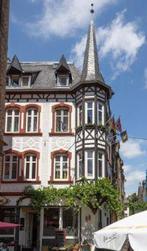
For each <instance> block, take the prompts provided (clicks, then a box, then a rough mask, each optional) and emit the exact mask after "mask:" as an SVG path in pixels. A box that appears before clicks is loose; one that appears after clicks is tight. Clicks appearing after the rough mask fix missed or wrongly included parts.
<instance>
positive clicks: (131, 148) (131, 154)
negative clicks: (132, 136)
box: [120, 140, 146, 159]
mask: <svg viewBox="0 0 147 251" xmlns="http://www.w3.org/2000/svg"><path fill="white" fill-rule="evenodd" d="M141 143H142V141H136V140H128V141H127V142H125V143H121V148H120V152H121V154H122V156H123V157H125V158H128V159H131V158H136V157H140V156H141V155H144V154H145V153H146V152H145V151H144V150H143V149H142V146H141Z"/></svg>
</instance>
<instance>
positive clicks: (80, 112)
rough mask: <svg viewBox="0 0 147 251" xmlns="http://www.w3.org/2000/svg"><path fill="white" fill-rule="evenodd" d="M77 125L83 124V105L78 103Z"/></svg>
mask: <svg viewBox="0 0 147 251" xmlns="http://www.w3.org/2000/svg"><path fill="white" fill-rule="evenodd" d="M77 121H78V126H82V124H83V107H82V104H80V105H79V107H78V119H77Z"/></svg>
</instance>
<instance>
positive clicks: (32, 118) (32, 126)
mask: <svg viewBox="0 0 147 251" xmlns="http://www.w3.org/2000/svg"><path fill="white" fill-rule="evenodd" d="M26 131H27V132H37V131H38V110H37V109H35V108H30V109H28V110H27V112H26Z"/></svg>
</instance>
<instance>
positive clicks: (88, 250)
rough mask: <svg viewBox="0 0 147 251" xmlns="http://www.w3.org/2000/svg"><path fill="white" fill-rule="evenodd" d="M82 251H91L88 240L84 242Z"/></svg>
mask: <svg viewBox="0 0 147 251" xmlns="http://www.w3.org/2000/svg"><path fill="white" fill-rule="evenodd" d="M82 250H83V251H90V245H89V243H88V241H87V240H84V241H83V243H82Z"/></svg>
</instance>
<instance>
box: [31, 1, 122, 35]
mask: <svg viewBox="0 0 147 251" xmlns="http://www.w3.org/2000/svg"><path fill="white" fill-rule="evenodd" d="M117 1H118V0H99V1H95V2H94V8H95V12H96V13H97V14H101V12H102V10H103V9H104V8H105V7H106V6H107V5H111V4H112V3H115V2H117ZM34 2H35V1H34ZM90 3H91V0H88V1H87V0H80V1H79V0H72V1H71V0H62V1H61V0H56V1H55V0H43V1H42V12H41V15H40V17H39V18H38V19H37V20H35V21H34V23H32V22H31V23H29V24H28V25H27V27H28V29H29V33H30V34H31V35H36V36H42V37H45V38H48V37H50V35H52V34H54V35H57V36H60V37H65V36H71V35H73V34H74V33H75V31H76V30H78V29H79V28H83V27H84V26H86V25H87V24H88V23H89V18H88V17H89V15H90V13H89V9H90Z"/></svg>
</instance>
